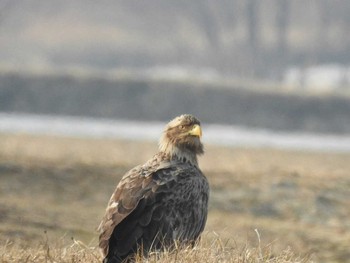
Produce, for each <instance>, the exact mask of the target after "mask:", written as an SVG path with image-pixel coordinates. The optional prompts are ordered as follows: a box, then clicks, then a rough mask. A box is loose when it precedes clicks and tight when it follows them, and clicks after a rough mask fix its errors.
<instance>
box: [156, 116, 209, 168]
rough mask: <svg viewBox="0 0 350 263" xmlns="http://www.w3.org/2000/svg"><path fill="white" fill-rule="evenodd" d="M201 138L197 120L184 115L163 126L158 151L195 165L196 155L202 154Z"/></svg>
mask: <svg viewBox="0 0 350 263" xmlns="http://www.w3.org/2000/svg"><path fill="white" fill-rule="evenodd" d="M201 136H202V129H201V126H200V122H199V120H198V119H197V118H196V117H194V116H192V115H190V114H184V115H181V116H178V117H176V118H175V119H173V120H171V121H170V122H169V123H168V124H167V125H166V126H165V129H164V132H163V135H162V137H161V139H160V141H159V150H160V151H161V152H164V153H166V154H168V155H170V156H171V157H175V158H178V159H181V160H184V161H188V162H190V163H192V164H195V165H197V155H198V154H202V153H203V152H204V151H203V144H202V143H201V141H200V138H201Z"/></svg>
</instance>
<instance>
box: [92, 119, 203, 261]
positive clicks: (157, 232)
mask: <svg viewBox="0 0 350 263" xmlns="http://www.w3.org/2000/svg"><path fill="white" fill-rule="evenodd" d="M201 135H202V132H201V127H200V122H199V121H198V120H197V119H196V118H195V117H193V116H192V115H187V114H186V115H181V116H179V117H177V118H175V119H174V120H172V121H171V122H169V123H168V125H167V126H166V127H165V130H164V133H163V135H162V137H161V139H160V142H159V152H158V153H157V154H155V155H154V156H153V157H152V158H151V159H150V160H149V161H147V162H146V163H145V164H144V165H140V166H137V167H135V168H133V169H132V170H130V171H129V172H127V173H126V174H125V175H124V177H123V178H122V180H121V181H120V182H119V184H118V186H117V188H116V190H115V192H114V193H113V195H112V197H111V199H110V201H109V203H108V206H107V209H106V213H105V216H104V217H103V219H102V222H101V224H100V226H99V230H100V242H99V246H100V248H101V250H102V254H103V256H104V262H108V263H112V262H113V263H116V262H122V261H123V260H125V259H129V260H132V256H133V255H134V254H135V252H137V251H138V250H142V252H143V253H144V255H145V256H146V255H147V253H148V252H149V251H150V250H158V249H162V248H171V247H172V245H173V244H174V242H179V243H180V244H184V245H185V244H190V243H193V242H194V241H195V240H196V239H197V238H198V237H199V235H200V234H201V232H202V231H203V229H204V226H205V223H206V218H207V207H208V196H209V186H208V183H207V180H206V178H205V176H204V175H203V174H202V172H201V171H200V169H199V167H198V162H197V155H198V154H202V153H203V145H202V143H201V142H200V137H201Z"/></svg>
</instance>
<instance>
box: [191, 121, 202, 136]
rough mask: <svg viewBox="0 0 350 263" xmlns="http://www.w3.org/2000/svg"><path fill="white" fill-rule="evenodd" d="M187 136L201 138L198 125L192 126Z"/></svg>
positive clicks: (200, 130)
mask: <svg viewBox="0 0 350 263" xmlns="http://www.w3.org/2000/svg"><path fill="white" fill-rule="evenodd" d="M189 135H192V136H198V137H199V138H200V137H202V129H201V126H199V125H198V124H195V125H193V127H192V129H191V130H190V132H189Z"/></svg>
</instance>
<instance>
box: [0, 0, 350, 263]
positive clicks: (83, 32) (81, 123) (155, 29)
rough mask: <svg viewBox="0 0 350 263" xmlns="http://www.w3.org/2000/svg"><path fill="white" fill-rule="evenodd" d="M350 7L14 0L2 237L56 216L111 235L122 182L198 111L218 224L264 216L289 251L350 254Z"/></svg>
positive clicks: (269, 234)
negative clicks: (181, 120) (109, 219)
mask: <svg viewBox="0 0 350 263" xmlns="http://www.w3.org/2000/svg"><path fill="white" fill-rule="evenodd" d="M349 10H350V1H347V0H310V1H302V0H293V1H292V0H264V1H259V0H215V1H214V0H206V1H183V0H178V1H171V0H148V1H137V0H128V1H105V0H102V1H92V0H84V1H83V0H74V1H70V0H60V1H46V0H26V1H21V0H0V190H1V191H0V223H2V225H1V226H0V233H1V235H0V241H3V240H14V239H16V238H20V239H21V240H25V242H27V241H28V243H27V244H31V243H30V242H34V241H37V240H40V238H41V236H42V230H43V229H46V230H49V231H50V232H51V233H55V237H61V236H62V235H65V234H67V233H68V235H73V236H75V237H76V238H79V239H81V240H84V241H86V242H88V241H90V240H91V239H92V240H93V241H92V244H94V245H96V233H95V232H94V228H95V226H97V225H98V223H99V219H100V218H101V217H102V214H103V209H104V207H105V205H106V202H107V200H108V198H109V196H110V194H111V192H112V191H113V188H114V187H115V184H116V182H117V181H118V180H119V179H120V177H121V176H122V174H123V173H124V172H125V171H127V170H128V169H130V168H131V167H133V166H134V165H136V164H139V163H143V162H145V161H146V160H147V159H148V158H149V157H150V156H151V155H152V154H153V153H154V152H155V151H156V150H157V146H156V143H155V141H156V140H157V139H158V137H159V136H160V133H161V130H162V127H163V126H164V124H165V123H166V122H168V121H169V120H170V119H172V118H173V117H175V116H177V115H179V114H183V113H191V114H194V115H195V116H197V117H198V118H199V119H200V120H201V121H202V124H203V133H204V137H203V140H204V143H205V145H206V147H207V153H206V155H205V156H204V157H203V159H201V164H202V167H203V170H204V172H205V173H206V174H207V176H208V178H209V181H210V184H211V187H212V188H211V189H212V196H211V197H212V199H211V211H210V217H209V221H208V227H207V230H208V231H215V232H216V233H219V234H221V235H222V236H223V237H225V238H226V237H227V238H234V239H235V240H236V241H237V243H244V244H245V240H246V239H248V240H250V241H251V242H254V241H256V235H255V233H254V231H253V230H252V229H255V228H258V229H259V230H261V235H262V237H263V239H264V241H266V243H269V244H273V246H274V247H276V250H275V252H274V253H278V251H281V249H283V248H286V247H288V246H290V247H292V249H294V250H295V251H296V252H297V253H300V254H302V255H310V254H313V253H314V254H315V255H316V256H315V257H314V259H316V262H349V258H350V255H349V250H348V248H349V246H350V245H349V244H350V234H349V233H350V232H349V229H350V222H349V218H350V203H349V202H350V201H349V200H350V192H349V191H350V181H349V180H350V179H349V173H350V167H349V163H350V162H349V160H350V154H349V153H350V34H349V32H350V16H349ZM57 135H60V136H57ZM135 140H137V141H135ZM141 141H142V143H141ZM232 146H236V147H232ZM274 148H278V149H279V150H276V149H274ZM280 149H283V151H281V150H280ZM43 189H44V190H43ZM48 204H49V205H48ZM86 207H89V208H90V209H83V211H82V208H86ZM78 208H79V209H78ZM87 210H88V211H87ZM223 218H224V219H223ZM82 222H84V224H82ZM232 222H234V224H232ZM247 233H250V234H247ZM276 240H277V241H276ZM14 254H15V253H14ZM317 260H318V261H317Z"/></svg>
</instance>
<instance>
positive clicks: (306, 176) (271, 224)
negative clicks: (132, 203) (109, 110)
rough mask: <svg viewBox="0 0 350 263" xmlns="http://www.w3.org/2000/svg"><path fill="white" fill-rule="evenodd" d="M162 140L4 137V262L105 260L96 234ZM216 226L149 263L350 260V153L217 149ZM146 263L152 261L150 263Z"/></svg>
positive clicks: (0, 162) (212, 162)
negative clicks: (130, 175)
mask: <svg viewBox="0 0 350 263" xmlns="http://www.w3.org/2000/svg"><path fill="white" fill-rule="evenodd" d="M156 149H157V145H156V143H154V142H133V141H118V140H102V139H76V138H75V139H73V138H62V137H49V136H32V135H25V134H19V135H9V134H1V135H0V261H1V262H99V261H100V260H101V257H100V255H99V252H98V249H97V248H96V244H97V240H98V234H97V232H96V227H97V226H98V224H99V221H100V219H101V217H102V215H103V213H104V209H105V206H106V204H107V201H108V199H109V197H110V194H111V193H112V191H113V189H114V187H115V185H116V184H117V182H118V180H119V179H120V178H121V176H122V175H123V173H124V172H126V171H127V170H128V169H130V168H131V167H133V166H135V165H136V164H139V163H143V162H144V161H146V160H147V159H148V158H149V157H151V155H152V154H153V153H154V152H155V151H156ZM200 166H201V167H202V170H203V171H204V173H205V174H206V175H207V177H208V179H209V182H210V185H211V200H210V211H209V218H208V223H207V226H206V229H205V232H204V234H203V238H202V240H201V242H200V243H199V244H198V246H197V247H196V248H195V249H194V250H181V251H173V252H169V253H162V254H160V255H153V256H152V257H151V258H150V259H149V261H147V262H169V261H172V262H311V261H313V262H350V250H349V247H350V154H336V153H315V152H297V151H293V152H291V151H282V150H273V149H236V148H223V147H214V146H207V147H206V154H205V156H203V157H201V158H200ZM144 262H146V261H144Z"/></svg>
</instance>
